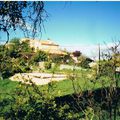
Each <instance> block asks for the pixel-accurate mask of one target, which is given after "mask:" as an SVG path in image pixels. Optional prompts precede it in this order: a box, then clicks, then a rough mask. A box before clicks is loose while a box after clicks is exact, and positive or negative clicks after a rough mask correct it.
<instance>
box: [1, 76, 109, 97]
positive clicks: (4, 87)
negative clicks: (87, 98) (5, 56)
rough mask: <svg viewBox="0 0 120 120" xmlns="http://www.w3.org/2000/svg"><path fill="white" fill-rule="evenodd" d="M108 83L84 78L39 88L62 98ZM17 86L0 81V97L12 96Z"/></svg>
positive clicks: (6, 81) (17, 83) (107, 81)
mask: <svg viewBox="0 0 120 120" xmlns="http://www.w3.org/2000/svg"><path fill="white" fill-rule="evenodd" d="M109 85H110V81H109V80H107V78H106V79H105V80H103V79H102V80H96V81H93V80H89V79H87V78H85V77H82V76H81V77H79V78H76V79H74V80H70V79H67V80H63V81H59V82H52V83H49V84H48V85H43V86H39V88H40V90H46V89H48V88H50V92H54V93H55V95H56V96H64V95H67V94H72V93H74V92H75V91H76V92H81V91H85V90H95V89H97V88H101V87H103V86H109ZM18 86H19V82H14V81H11V80H9V79H5V80H1V81H0V94H1V96H0V97H4V96H6V95H10V94H12V93H13V92H14V91H15V90H16V89H17V87H18Z"/></svg>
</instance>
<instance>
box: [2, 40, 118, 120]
mask: <svg viewBox="0 0 120 120" xmlns="http://www.w3.org/2000/svg"><path fill="white" fill-rule="evenodd" d="M73 55H74V56H76V57H77V60H78V62H76V63H74V61H72V60H73V59H72V58H71V56H70V54H69V53H68V54H67V55H63V56H57V55H54V56H52V55H50V54H48V53H45V52H44V51H36V52H35V51H34V50H33V49H32V48H30V46H29V43H28V42H20V40H19V39H18V38H14V39H12V40H11V41H10V42H9V43H8V44H6V46H3V45H1V46H0V58H1V59H0V63H1V64H0V79H1V80H0V119H10V120H13V119H15V120H30V119H35V120H39V119H41V120H56V119H57V120H77V119H78V120H81V119H84V120H101V119H102V120H108V119H110V120H113V119H114V120H117V119H118V120H119V118H120V116H119V113H120V98H119V96H120V73H119V71H116V68H117V67H119V59H118V58H117V57H116V55H117V56H118V54H115V53H114V54H112V55H111V57H110V58H108V59H103V60H100V61H97V62H96V66H94V67H92V68H90V67H89V63H90V62H92V60H91V59H89V58H87V57H85V56H83V55H82V54H81V52H79V51H76V52H74V53H73ZM51 58H52V59H51ZM116 58H117V59H116ZM39 62H44V64H45V66H44V67H45V69H44V72H48V73H52V74H55V73H59V74H65V75H67V79H66V80H63V81H59V82H51V83H49V84H47V85H42V86H37V85H35V84H34V83H33V82H32V81H30V84H25V83H21V82H13V81H10V80H9V79H6V78H9V76H11V75H14V74H15V73H22V72H32V71H34V70H35V69H36V70H37V69H38V70H39V67H38V64H39ZM53 62H54V64H52V63H53ZM61 64H66V65H72V66H74V67H76V66H77V67H78V66H80V67H81V69H80V70H77V69H75V68H73V70H71V69H63V70H60V69H59V66H60V65H61ZM40 72H41V71H40ZM51 79H52V78H51Z"/></svg>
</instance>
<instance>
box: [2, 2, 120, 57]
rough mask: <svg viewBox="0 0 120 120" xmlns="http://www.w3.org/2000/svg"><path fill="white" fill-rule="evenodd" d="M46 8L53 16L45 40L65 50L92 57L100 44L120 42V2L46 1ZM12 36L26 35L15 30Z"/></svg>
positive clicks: (45, 25) (42, 37)
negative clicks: (53, 42)
mask: <svg viewBox="0 0 120 120" xmlns="http://www.w3.org/2000/svg"><path fill="white" fill-rule="evenodd" d="M44 9H45V10H46V11H47V12H48V15H49V17H48V18H47V20H46V21H44V27H45V31H44V30H42V36H41V39H48V38H50V39H51V40H53V41H55V42H56V43H58V44H59V45H60V46H61V47H62V48H66V49H68V50H81V51H82V52H83V53H84V54H86V55H88V56H91V55H94V54H96V53H95V52H97V45H98V44H99V43H100V44H101V45H102V44H103V43H104V41H105V42H106V43H107V44H111V42H112V40H119V39H120V2H102V1H101V2H95V1H94V2H75V1H74V2H45V8H44ZM12 37H20V38H22V37H23V34H22V33H21V32H20V31H16V33H14V32H13V31H11V36H10V38H12ZM2 38H3V37H2Z"/></svg>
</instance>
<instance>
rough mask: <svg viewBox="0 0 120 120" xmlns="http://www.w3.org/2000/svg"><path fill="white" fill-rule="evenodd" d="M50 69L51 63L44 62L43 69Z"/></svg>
mask: <svg viewBox="0 0 120 120" xmlns="http://www.w3.org/2000/svg"><path fill="white" fill-rule="evenodd" d="M51 67H52V62H51V61H48V62H45V69H51Z"/></svg>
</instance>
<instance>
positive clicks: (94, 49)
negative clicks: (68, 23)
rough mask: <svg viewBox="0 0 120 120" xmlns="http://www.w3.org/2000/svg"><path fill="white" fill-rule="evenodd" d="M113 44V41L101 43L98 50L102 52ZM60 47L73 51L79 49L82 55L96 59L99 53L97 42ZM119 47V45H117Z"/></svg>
mask: <svg viewBox="0 0 120 120" xmlns="http://www.w3.org/2000/svg"><path fill="white" fill-rule="evenodd" d="M114 45H115V44H114V43H108V44H101V45H100V51H101V52H104V51H105V50H107V49H108V48H111V47H113V46H114ZM61 48H62V49H64V48H65V49H66V50H68V51H71V52H72V51H75V50H79V51H81V52H82V53H83V54H84V55H86V56H88V57H90V58H92V59H94V60H97V59H98V55H99V46H98V44H94V45H89V44H81V45H65V46H61ZM119 49H120V47H119Z"/></svg>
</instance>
